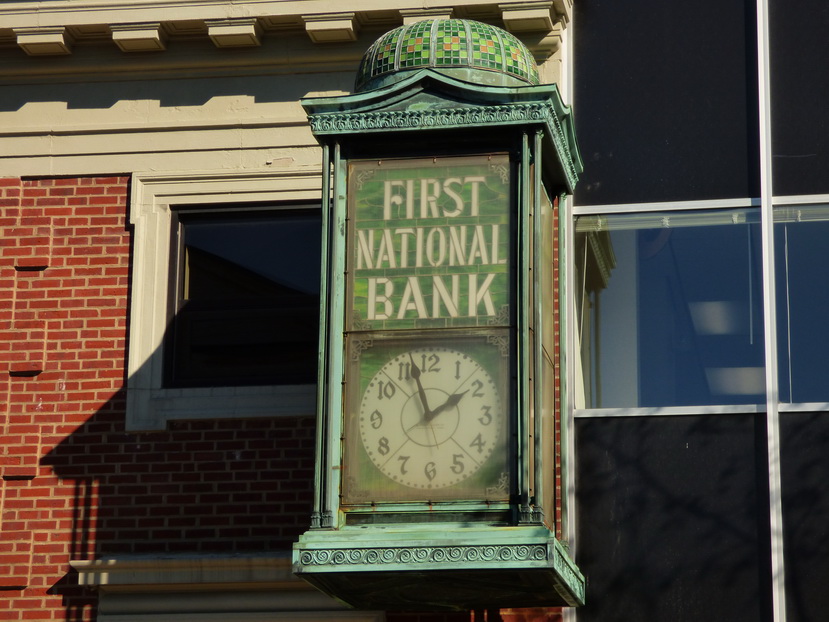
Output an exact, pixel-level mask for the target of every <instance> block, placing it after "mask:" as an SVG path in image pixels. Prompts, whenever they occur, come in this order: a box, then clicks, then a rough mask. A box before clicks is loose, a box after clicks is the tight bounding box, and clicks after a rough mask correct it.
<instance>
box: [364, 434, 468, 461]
mask: <svg viewBox="0 0 829 622" xmlns="http://www.w3.org/2000/svg"><path fill="white" fill-rule="evenodd" d="M478 436H479V437H480V436H481V435H480V434H479V435H478ZM389 451H390V448H389V439H387V438H386V437H385V436H381V437H380V441H379V442H378V443H377V453H378V454H380V455H381V456H385V455H386V454H387V453H389Z"/></svg>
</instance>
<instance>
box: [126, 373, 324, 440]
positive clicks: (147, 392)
mask: <svg viewBox="0 0 829 622" xmlns="http://www.w3.org/2000/svg"><path fill="white" fill-rule="evenodd" d="M316 394H317V388H316V385H313V384H308V385H284V386H266V387H207V388H187V389H139V388H132V387H131V388H130V389H128V391H127V413H128V418H127V429H128V430H131V431H138V430H144V431H150V430H164V429H166V427H167V422H169V421H180V420H192V419H200V420H202V419H251V418H257V417H286V416H303V415H313V414H314V413H315V412H316V398H317V395H316Z"/></svg>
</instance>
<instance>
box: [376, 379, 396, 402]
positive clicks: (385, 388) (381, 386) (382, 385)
mask: <svg viewBox="0 0 829 622" xmlns="http://www.w3.org/2000/svg"><path fill="white" fill-rule="evenodd" d="M395 393H397V385H395V384H394V383H393V382H383V381H382V380H378V381H377V399H378V400H382V399H383V398H384V397H385V398H388V399H391V398H393V397H394V394H395Z"/></svg>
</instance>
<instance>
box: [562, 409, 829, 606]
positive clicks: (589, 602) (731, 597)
mask: <svg viewBox="0 0 829 622" xmlns="http://www.w3.org/2000/svg"><path fill="white" fill-rule="evenodd" d="M764 435H765V422H764V417H763V416H762V415H760V416H757V415H733V414H731V415H719V416H718V415H713V416H711V415H706V416H683V417H610V418H605V417H589V418H586V419H577V420H576V423H575V443H576V451H575V456H576V464H575V468H576V469H577V472H576V479H577V481H578V486H577V487H576V497H577V501H578V504H577V511H578V520H577V521H576V523H577V525H578V530H579V533H578V543H579V546H578V551H577V555H578V556H577V558H576V562H577V563H578V565H579V568H580V569H581V571H582V572H583V573H584V574H585V575H586V576H587V577H589V580H588V582H587V596H586V604H585V605H584V607H580V608H579V609H578V610H577V611H578V620H579V622H702V621H703V620H707V621H711V622H714V621H717V622H761V621H765V622H768V621H770V620H771V619H772V618H771V615H770V613H769V612H770V610H771V596H770V591H769V587H768V583H769V582H770V579H766V577H767V576H768V575H769V570H768V569H769V568H770V567H771V565H770V564H771V562H770V560H769V558H768V553H767V550H768V538H769V535H768V530H767V528H766V526H765V525H763V516H764V514H765V515H767V514H768V501H767V497H766V495H767V494H768V493H767V489H768V478H767V475H766V473H765V469H764V467H763V466H762V463H763V461H764V460H765V445H764V444H762V443H760V444H758V443H757V439H758V438H760V437H762V438H765V436H764ZM824 453H825V452H824ZM827 505H829V504H825V505H824V508H823V509H826V507H827ZM819 516H820V519H822V520H820V519H818V520H814V521H813V522H814V523H818V522H821V523H823V524H825V522H826V521H825V517H826V514H825V512H824V513H822V514H820V515H819ZM814 533H815V535H818V534H820V537H821V538H822V543H823V546H822V549H823V550H824V551H826V550H827V549H829V546H826V542H827V540H826V538H825V536H823V532H822V531H821V532H817V531H816V532H814ZM787 552H788V548H787ZM827 567H829V563H823V564H822V565H821V566H817V567H813V568H809V570H812V569H815V570H818V569H819V570H820V571H822V572H823V573H825V572H826V569H827ZM826 576H827V575H826V574H821V575H817V576H815V577H814V583H821V584H822V585H825V577H826ZM818 577H819V578H818ZM786 579H787V580H788V579H789V575H788V568H787V570H786ZM824 591H825V589H824ZM827 600H829V599H827ZM817 611H821V612H825V608H824V609H822V610H820V609H818V610H817ZM808 619H809V620H812V621H815V620H822V619H823V618H822V617H821V616H820V615H817V616H815V617H812V618H808ZM800 621H802V622H805V621H806V618H800V619H799V622H800Z"/></svg>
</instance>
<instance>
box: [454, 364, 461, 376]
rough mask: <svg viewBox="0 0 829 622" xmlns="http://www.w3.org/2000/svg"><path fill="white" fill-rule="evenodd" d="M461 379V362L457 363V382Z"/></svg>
mask: <svg viewBox="0 0 829 622" xmlns="http://www.w3.org/2000/svg"><path fill="white" fill-rule="evenodd" d="M460 379H461V362H460V361H455V380H460Z"/></svg>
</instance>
